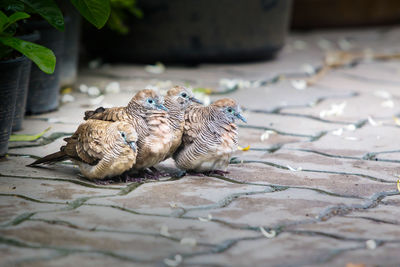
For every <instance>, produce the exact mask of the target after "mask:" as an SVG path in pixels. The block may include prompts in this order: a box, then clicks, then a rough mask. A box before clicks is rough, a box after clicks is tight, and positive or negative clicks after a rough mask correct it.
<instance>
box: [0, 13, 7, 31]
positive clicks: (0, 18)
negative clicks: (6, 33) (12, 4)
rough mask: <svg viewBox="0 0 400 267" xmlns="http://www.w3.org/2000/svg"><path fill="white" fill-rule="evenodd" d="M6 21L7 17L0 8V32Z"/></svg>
mask: <svg viewBox="0 0 400 267" xmlns="http://www.w3.org/2000/svg"><path fill="white" fill-rule="evenodd" d="M7 23H8V17H7V15H6V14H4V13H3V12H2V11H1V10H0V33H3V29H4V25H6V24H7Z"/></svg>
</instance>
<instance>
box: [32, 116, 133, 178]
mask: <svg viewBox="0 0 400 267" xmlns="http://www.w3.org/2000/svg"><path fill="white" fill-rule="evenodd" d="M64 140H65V141H66V142H67V144H66V145H64V146H62V147H61V148H60V151H59V152H56V153H53V154H50V155H48V156H45V157H43V158H41V159H38V160H36V161H35V162H33V163H32V164H30V165H29V166H35V165H38V164H52V163H55V162H58V161H62V160H65V159H71V160H72V161H73V162H74V163H76V164H77V165H78V166H79V168H80V170H81V172H82V174H83V175H84V176H86V177H87V178H89V179H104V178H106V177H113V176H117V175H120V174H122V173H124V172H125V171H127V170H129V169H130V168H131V167H132V165H133V164H134V163H135V161H136V155H137V151H136V142H137V140H138V136H137V133H136V131H135V129H134V128H133V127H132V125H130V124H129V123H126V122H109V121H100V120H88V121H86V122H84V123H82V124H81V125H79V127H78V129H77V130H76V132H75V133H74V134H73V135H72V136H71V137H68V138H65V139H64Z"/></svg>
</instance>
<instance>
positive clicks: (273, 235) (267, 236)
mask: <svg viewBox="0 0 400 267" xmlns="http://www.w3.org/2000/svg"><path fill="white" fill-rule="evenodd" d="M260 231H261V233H262V234H263V235H264V236H265V237H266V238H274V237H275V236H276V232H275V231H274V230H271V232H268V231H267V230H265V229H264V227H262V226H260Z"/></svg>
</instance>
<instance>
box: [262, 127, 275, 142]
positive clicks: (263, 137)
mask: <svg viewBox="0 0 400 267" xmlns="http://www.w3.org/2000/svg"><path fill="white" fill-rule="evenodd" d="M274 134H276V132H275V131H271V130H267V131H265V132H264V133H263V134H262V135H261V136H260V140H261V141H264V140H267V139H268V138H269V137H270V136H271V135H274Z"/></svg>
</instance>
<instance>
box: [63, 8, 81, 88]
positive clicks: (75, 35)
mask: <svg viewBox="0 0 400 267" xmlns="http://www.w3.org/2000/svg"><path fill="white" fill-rule="evenodd" d="M59 2H60V3H59V4H60V7H61V10H62V11H63V12H64V14H65V15H66V16H67V18H68V19H67V20H65V38H64V52H63V56H62V60H61V74H60V75H61V78H60V79H61V86H62V87H65V86H72V85H73V84H74V83H75V81H76V76H77V72H78V59H79V57H78V55H79V40H80V33H81V15H80V14H79V12H78V11H77V10H76V8H75V7H74V6H73V5H72V4H71V2H70V1H59Z"/></svg>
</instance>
